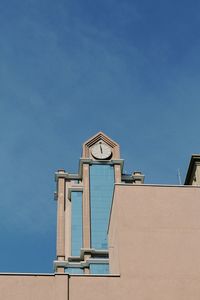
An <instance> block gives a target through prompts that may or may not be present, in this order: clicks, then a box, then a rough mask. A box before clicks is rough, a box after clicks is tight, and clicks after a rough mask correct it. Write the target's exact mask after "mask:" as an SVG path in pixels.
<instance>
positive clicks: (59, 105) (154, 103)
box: [0, 0, 200, 272]
mask: <svg viewBox="0 0 200 300" xmlns="http://www.w3.org/2000/svg"><path fill="white" fill-rule="evenodd" d="M199 11H200V2H199V1H195V0H193V1H192V2H191V1H186V0H182V1H177V0H173V1H172V0H168V1H158V0H152V1H149V0H140V1H139V0H135V1H134V0H132V1H131V0H123V1H119V0H101V1H97V0H95V1H94V0H84V1H80V0H73V1H72V0H71V1H67V0H58V1H52V0H48V1H47V0H20V1H19V0H10V1H6V0H1V2H0V37H1V38H0V123H1V126H0V145H1V147H0V168H1V176H0V186H1V201H0V236H1V256H0V271H1V272H52V261H53V259H54V258H55V232H56V225H55V223H56V203H55V201H54V200H53V193H54V190H55V183H54V172H55V171H56V170H57V169H59V168H64V169H65V170H67V171H69V172H76V171H77V168H78V159H79V158H80V156H81V145H82V143H83V142H84V141H85V140H86V139H88V138H89V137H90V136H92V135H94V134H95V133H96V132H98V131H100V130H102V131H104V132H105V133H106V134H107V135H109V136H110V137H111V138H113V139H114V140H116V141H117V142H118V143H119V144H120V145H121V154H122V158H124V159H125V171H126V172H132V171H134V170H141V171H143V173H144V174H145V175H146V183H171V184H177V183H178V179H177V169H178V168H179V169H180V172H181V175H182V180H183V179H184V177H185V172H186V170H187V166H188V163H189V159H190V156H191V154H192V153H199V152H200V140H199V112H200V100H199V95H200V85H199V82H200V71H199V70H200V55H199V53H200V33H199V28H200V15H199Z"/></svg>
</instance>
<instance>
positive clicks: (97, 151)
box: [92, 142, 112, 159]
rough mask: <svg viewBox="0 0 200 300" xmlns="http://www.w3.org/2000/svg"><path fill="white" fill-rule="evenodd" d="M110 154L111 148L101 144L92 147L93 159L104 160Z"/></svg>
mask: <svg viewBox="0 0 200 300" xmlns="http://www.w3.org/2000/svg"><path fill="white" fill-rule="evenodd" d="M111 154H112V151H111V148H110V147H109V146H108V145H106V144H105V143H103V142H99V143H97V144H96V145H94V146H93V147H92V155H93V156H94V158H98V159H106V158H108V157H110V156H111Z"/></svg>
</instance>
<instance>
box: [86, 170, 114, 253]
mask: <svg viewBox="0 0 200 300" xmlns="http://www.w3.org/2000/svg"><path fill="white" fill-rule="evenodd" d="M113 186H114V170H113V166H111V165H91V166H90V205H91V246H92V248H96V249H107V248H108V243H107V229H108V221H109V215H110V209H111V203H112V194H113Z"/></svg>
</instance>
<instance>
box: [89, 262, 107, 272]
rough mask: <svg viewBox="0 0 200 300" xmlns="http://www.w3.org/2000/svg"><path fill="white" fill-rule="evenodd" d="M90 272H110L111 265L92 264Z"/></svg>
mask: <svg viewBox="0 0 200 300" xmlns="http://www.w3.org/2000/svg"><path fill="white" fill-rule="evenodd" d="M90 274H109V265H108V264H90Z"/></svg>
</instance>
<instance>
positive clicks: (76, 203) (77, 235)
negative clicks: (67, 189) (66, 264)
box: [71, 192, 83, 256]
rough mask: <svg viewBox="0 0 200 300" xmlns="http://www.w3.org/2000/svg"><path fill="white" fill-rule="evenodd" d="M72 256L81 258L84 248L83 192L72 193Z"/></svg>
mask: <svg viewBox="0 0 200 300" xmlns="http://www.w3.org/2000/svg"><path fill="white" fill-rule="evenodd" d="M71 219H72V220H71V226H72V230H71V235H72V241H71V247H72V249H71V255H72V256H79V255H80V249H81V248H82V239H83V238H82V192H72V193H71Z"/></svg>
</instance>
